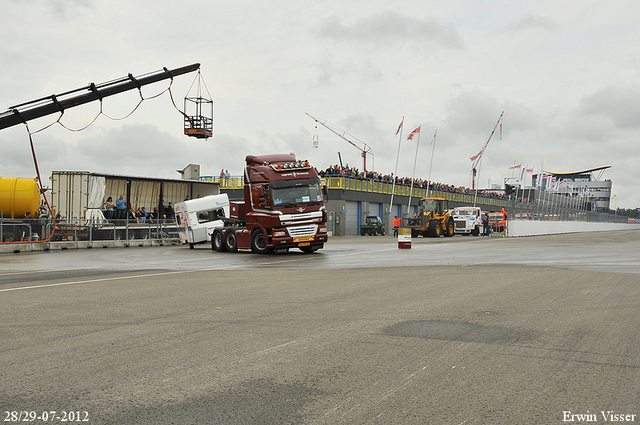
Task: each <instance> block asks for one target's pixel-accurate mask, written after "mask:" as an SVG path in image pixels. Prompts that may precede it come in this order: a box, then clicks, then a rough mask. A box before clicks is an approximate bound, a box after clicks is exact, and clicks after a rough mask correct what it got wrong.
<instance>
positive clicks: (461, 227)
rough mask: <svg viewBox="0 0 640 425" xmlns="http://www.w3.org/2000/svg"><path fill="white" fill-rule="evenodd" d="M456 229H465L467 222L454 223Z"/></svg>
mask: <svg viewBox="0 0 640 425" xmlns="http://www.w3.org/2000/svg"><path fill="white" fill-rule="evenodd" d="M456 227H457V228H458V229H465V228H466V227H467V222H466V221H465V220H460V221H456Z"/></svg>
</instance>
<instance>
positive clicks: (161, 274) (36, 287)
mask: <svg viewBox="0 0 640 425" xmlns="http://www.w3.org/2000/svg"><path fill="white" fill-rule="evenodd" d="M243 266H244V265H238V266H231V267H229V266H225V267H214V268H208V269H198V270H174V271H167V272H160V273H149V274H138V275H133V276H118V277H105V278H102V279H90V280H77V281H70V282H59V283H49V284H46V285H33V286H19V287H16V288H6V289H0V292H10V291H22V290H25V289H41V288H53V287H56V286H68V285H79V284H83V283H97V282H108V281H113V280H125V279H136V278H139V277H153V276H167V275H172V274H177V273H194V272H205V271H214V270H228V269H230V268H238V267H243Z"/></svg>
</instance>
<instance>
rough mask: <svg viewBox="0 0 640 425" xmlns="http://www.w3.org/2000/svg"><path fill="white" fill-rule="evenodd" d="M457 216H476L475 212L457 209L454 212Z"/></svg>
mask: <svg viewBox="0 0 640 425" xmlns="http://www.w3.org/2000/svg"><path fill="white" fill-rule="evenodd" d="M454 214H456V215H475V214H474V211H473V210H470V209H456V210H455V211H454Z"/></svg>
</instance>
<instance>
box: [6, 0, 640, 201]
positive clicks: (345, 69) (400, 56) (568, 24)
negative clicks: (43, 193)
mask: <svg viewBox="0 0 640 425" xmlns="http://www.w3.org/2000/svg"><path fill="white" fill-rule="evenodd" d="M639 23H640V2H638V1H637V0H621V1H613V2H602V1H590V0H585V1H575V0H571V1H565V0H553V1H547V0H542V1H537V2H530V1H513V0H510V1H493V2H470V1H455V0H454V1H446V2H442V1H439V2H428V1H424V0H419V1H414V0H403V1H389V0H384V1H364V2H363V1H358V2H356V1H334V0H328V1H308V0H298V1H290V0H287V1H280V0H277V1H228V2H223V1H217V2H213V1H190V0H184V1H181V2H158V1H153V2H152V1H133V2H132V1H120V0H111V1H92V0H4V2H3V10H2V14H0V34H1V35H2V39H3V40H4V42H3V43H1V44H0V63H2V65H3V66H2V72H0V112H2V111H5V110H7V109H8V108H9V107H11V106H14V105H17V104H20V103H23V102H27V101H30V100H35V99H38V98H41V97H43V96H47V95H51V94H59V93H63V92H66V91H69V90H73V89H76V88H80V87H83V86H85V85H87V84H88V83H90V82H95V83H101V82H106V81H110V80H114V79H116V78H120V77H124V76H126V75H127V74H129V73H131V74H133V75H134V76H137V75H142V74H147V73H150V72H153V71H157V70H160V69H162V68H163V67H167V68H169V69H174V68H179V67H182V66H185V65H190V64H193V63H200V64H201V75H202V78H203V80H204V83H205V84H206V87H207V88H208V93H209V94H210V95H211V97H212V98H213V100H214V104H215V116H214V122H215V130H214V132H215V135H214V137H213V138H210V139H208V140H202V139H195V138H189V137H187V136H184V135H183V120H182V116H181V114H180V112H178V111H177V110H176V108H174V106H173V104H172V102H171V98H170V96H169V94H168V93H165V94H163V95H162V96H160V97H158V98H155V99H151V100H146V101H144V102H143V103H142V104H141V105H140V107H139V108H138V109H137V110H136V111H135V112H134V113H133V114H132V115H131V116H129V117H128V118H126V119H122V120H117V121H116V120H112V119H109V118H107V117H106V116H100V117H99V118H98V119H97V120H96V121H95V123H93V125H91V126H90V127H89V128H87V129H86V130H83V131H79V132H71V131H68V130H66V129H65V128H63V127H62V126H60V125H58V124H56V125H54V126H52V127H50V128H48V129H46V130H44V131H41V132H39V133H36V134H34V135H33V141H34V145H35V149H36V154H37V158H38V164H39V168H40V171H41V174H42V175H43V177H45V178H46V177H49V176H50V175H51V171H54V170H56V171H57V170H64V171H67V170H78V171H90V172H97V173H108V174H125V175H135V176H145V177H163V178H178V177H179V174H178V173H177V172H176V170H177V169H182V168H184V167H185V166H186V165H187V164H189V163H193V164H200V166H201V173H202V174H203V175H219V173H220V170H221V169H222V168H224V169H228V170H229V172H230V173H231V174H232V175H240V174H241V173H242V170H243V161H244V157H245V156H246V155H248V154H266V153H283V152H285V153H288V152H294V153H295V154H296V155H297V157H298V158H300V159H305V158H307V159H309V160H310V161H311V162H312V163H313V164H314V165H315V166H316V167H318V168H319V169H324V168H326V167H328V166H329V165H332V164H337V163H338V162H339V159H338V152H339V153H340V155H341V157H342V162H343V163H344V164H346V163H348V164H349V165H350V166H355V167H357V168H359V169H360V170H362V168H363V162H362V158H361V156H360V151H359V150H358V149H356V148H355V147H353V146H351V145H350V144H348V143H347V142H345V141H344V140H342V139H341V138H339V137H338V136H336V135H335V134H333V133H331V132H330V131H329V130H327V129H326V128H324V127H322V126H319V125H317V124H316V123H315V122H314V121H313V120H312V119H311V118H309V117H308V116H307V115H305V113H309V114H311V115H313V116H315V117H317V118H320V119H322V120H327V121H328V122H329V123H330V124H332V125H334V126H335V127H337V128H339V129H340V130H342V131H346V132H347V133H348V134H349V135H352V136H355V137H356V138H357V139H359V140H361V141H364V142H366V143H367V144H368V145H369V146H370V147H371V149H372V151H373V156H369V157H368V158H367V168H368V169H374V170H375V171H378V172H380V173H383V174H388V173H391V172H393V171H394V168H395V164H396V154H397V149H398V141H399V138H398V137H396V136H395V133H396V130H397V128H398V125H399V124H400V122H401V121H402V119H403V117H404V130H403V137H402V144H401V152H400V157H399V166H398V175H400V176H407V177H411V176H412V174H413V164H414V158H415V146H416V145H415V141H407V136H408V134H409V132H410V131H412V130H413V129H414V128H416V127H417V126H420V125H421V126H422V127H421V128H422V131H421V137H420V139H419V151H418V158H417V168H416V172H415V175H416V177H420V178H424V179H426V178H427V177H428V176H429V173H431V179H432V180H434V181H439V182H442V183H447V184H453V185H456V186H467V187H470V186H471V160H470V159H469V158H470V157H471V156H473V155H475V154H477V153H478V152H479V151H480V149H481V148H482V146H483V145H484V143H485V142H486V141H487V139H488V138H489V135H490V133H491V130H492V129H493V127H494V125H495V124H496V122H497V120H498V117H499V116H500V114H501V112H502V111H504V119H503V134H502V140H500V135H499V134H497V133H496V134H495V135H494V137H493V138H492V139H491V142H490V143H489V145H488V147H487V150H486V151H485V153H484V156H483V159H482V163H481V168H480V170H479V177H478V184H479V186H480V187H482V188H486V187H487V186H488V185H490V184H491V185H493V184H500V185H502V184H503V183H504V179H505V178H509V177H512V172H511V171H510V170H509V167H511V166H513V165H514V164H520V163H522V164H523V165H528V167H529V168H534V172H535V173H537V172H539V171H540V170H541V169H544V170H547V171H555V172H564V171H577V170H583V169H589V168H595V167H600V166H607V165H610V166H611V168H610V169H608V170H607V171H605V172H604V174H603V175H602V178H603V179H610V180H612V181H613V194H614V195H616V198H615V199H614V201H613V202H612V207H621V208H635V207H640V190H639V189H640V177H639V173H638V168H639V165H640V145H639V143H638V142H639V136H640V63H639V58H640V54H639V53H638V52H640V25H639ZM196 76H197V74H196V73H191V74H186V75H183V76H180V77H177V78H176V79H175V80H174V81H173V83H172V85H171V92H172V93H173V97H174V99H175V102H176V105H177V106H178V108H180V109H183V108H184V104H183V100H184V97H185V96H186V95H187V94H193V93H194V92H193V90H194V87H192V88H191V90H192V91H191V92H190V91H189V90H190V87H191V86H192V84H193V83H194V81H195V79H196ZM169 82H170V81H165V82H163V83H158V84H154V85H151V86H147V87H145V88H143V91H142V92H143V96H144V97H152V96H154V95H155V94H158V93H160V92H162V91H163V90H164V89H166V88H167V87H168V86H169ZM204 94H205V95H207V96H208V94H207V92H204ZM139 99H140V95H139V94H138V92H137V91H136V90H134V91H130V92H127V93H125V94H120V95H116V96H112V97H109V98H106V99H104V103H103V111H104V112H105V113H106V114H108V115H109V116H110V117H112V118H121V117H124V116H126V115H127V114H128V113H129V112H131V111H132V110H133V109H134V108H135V107H136V105H137V103H138V101H139ZM99 110H100V104H99V102H93V103H91V104H89V105H85V106H82V107H78V108H73V109H69V110H67V111H66V112H65V114H64V115H63V116H62V118H61V119H60V121H61V122H62V123H63V124H65V126H66V127H69V128H72V129H79V128H82V127H84V126H86V125H87V124H89V122H91V120H92V119H93V117H94V116H95V115H96V114H97V113H98V112H99ZM58 118H59V116H58V115H57V114H56V115H50V116H48V117H45V118H42V119H39V120H35V121H33V122H30V123H29V129H30V130H31V131H32V132H34V131H36V130H38V129H40V128H42V127H45V126H46V125H48V124H49V123H51V122H55V121H56V120H58ZM436 130H437V138H436V145H435V150H434V160H433V166H432V168H431V169H430V166H429V165H430V162H431V154H432V149H431V148H430V147H429V143H430V142H431V139H432V138H433V135H434V133H435V131H436ZM314 135H317V138H318V141H319V142H318V148H317V149H314V147H313V139H314ZM0 152H1V154H0V176H4V177H35V168H34V164H33V160H32V157H31V151H30V148H29V137H28V134H27V131H26V127H25V126H24V125H19V126H15V127H11V128H8V129H4V130H0ZM529 180H530V178H529Z"/></svg>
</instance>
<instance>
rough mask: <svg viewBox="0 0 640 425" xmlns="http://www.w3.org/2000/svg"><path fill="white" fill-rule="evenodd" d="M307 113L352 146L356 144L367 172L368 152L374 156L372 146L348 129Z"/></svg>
mask: <svg viewBox="0 0 640 425" xmlns="http://www.w3.org/2000/svg"><path fill="white" fill-rule="evenodd" d="M305 114H306V115H307V116H308V117H309V118H311V119H312V120H314V121H315V122H317V123H318V124H320V125H322V126H323V127H326V128H327V129H328V130H329V131H331V132H332V133H334V134H335V135H336V136H338V137H340V138H341V139H343V140H345V141H347V142H348V143H350V144H351V145H352V146H354V147H355V148H356V149H358V150H359V151H360V155H361V156H362V168H363V169H364V171H365V172H366V171H367V154H369V155H371V158H373V150H372V149H371V146H369V145H367V144H366V143H365V142H363V141H362V140H360V139H358V138H357V137H354V136H352V135H351V134H349V133H347V132H346V131H344V130H340V129H339V128H338V127H336V126H334V125H333V124H330V123H329V122H328V121H327V120H320V119H318V118H315V117H313V116H311V115H309V114H307V113H306V112H305ZM347 136H349V137H347ZM353 140H356V141H357V142H358V143H360V144H361V145H362V147H360V146H358V145H357V144H356V143H354V142H353Z"/></svg>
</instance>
